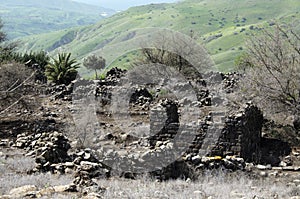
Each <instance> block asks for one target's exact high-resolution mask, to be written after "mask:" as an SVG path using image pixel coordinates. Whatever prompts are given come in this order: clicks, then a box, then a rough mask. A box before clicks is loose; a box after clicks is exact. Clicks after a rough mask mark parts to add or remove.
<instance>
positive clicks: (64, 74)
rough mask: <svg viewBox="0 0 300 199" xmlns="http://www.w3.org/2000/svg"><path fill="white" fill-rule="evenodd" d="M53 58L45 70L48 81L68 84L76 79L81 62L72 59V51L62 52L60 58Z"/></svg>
mask: <svg viewBox="0 0 300 199" xmlns="http://www.w3.org/2000/svg"><path fill="white" fill-rule="evenodd" d="M52 59H53V60H52V62H49V63H48V65H47V66H46V70H45V75H46V77H47V79H48V81H50V82H54V83H55V84H65V85H68V84H70V83H71V82H72V81H73V80H75V78H76V76H77V70H76V69H77V68H79V64H78V63H77V61H76V60H75V59H71V53H68V54H67V53H60V54H58V59H55V58H52Z"/></svg>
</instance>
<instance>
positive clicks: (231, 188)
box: [98, 171, 300, 199]
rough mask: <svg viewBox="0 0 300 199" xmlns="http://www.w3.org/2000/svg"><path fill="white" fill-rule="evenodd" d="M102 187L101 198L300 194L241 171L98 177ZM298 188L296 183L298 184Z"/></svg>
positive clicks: (224, 198) (256, 196) (249, 196)
mask: <svg viewBox="0 0 300 199" xmlns="http://www.w3.org/2000/svg"><path fill="white" fill-rule="evenodd" d="M98 183H99V184H100V185H101V186H103V187H106V188H107V190H106V192H105V194H104V198H116V199H118V198H120V199H121V198H122V199H125V198H128V199H135V198H138V199H140V198H144V199H146V198H149V199H150V198H151V199H154V198H157V199H163V198H165V199H167V198H176V199H194V198H214V199H215V198H222V199H227V198H228V199H229V198H230V199H232V198H243V197H244V198H289V197H291V196H296V195H300V192H299V191H297V187H293V186H288V185H286V184H285V183H283V182H275V181H274V180H271V179H264V180H262V179H251V178H250V177H247V176H246V175H245V174H243V173H240V174H237V173H236V174H234V175H232V174H226V173H224V172H222V171H221V172H217V173H212V172H207V173H205V175H202V177H200V179H199V180H198V181H197V182H189V180H187V181H182V180H174V181H167V182H157V181H155V180H150V178H147V177H143V178H140V179H138V180H125V179H117V180H108V181H107V180H99V181H98ZM298 188H299V187H298Z"/></svg>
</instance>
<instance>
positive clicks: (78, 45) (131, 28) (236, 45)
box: [20, 0, 300, 71]
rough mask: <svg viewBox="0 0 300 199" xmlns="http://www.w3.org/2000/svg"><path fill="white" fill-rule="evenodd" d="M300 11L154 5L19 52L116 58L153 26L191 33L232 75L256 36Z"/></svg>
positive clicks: (242, 5) (205, 2)
mask: <svg viewBox="0 0 300 199" xmlns="http://www.w3.org/2000/svg"><path fill="white" fill-rule="evenodd" d="M299 10H300V1H298V0H285V1H282V0H265V1H259V0H223V1H220V0H202V1H201V0H186V1H182V2H180V3H175V4H157V5H155V4H152V5H147V6H140V7H133V8H130V9H128V10H127V11H124V12H120V13H118V14H115V15H113V16H112V17H109V18H107V19H104V20H102V21H100V22H98V23H97V24H95V25H90V26H85V27H79V28H72V29H67V30H63V31H59V32H53V33H49V34H43V35H36V36H31V37H26V38H23V39H22V41H23V42H24V45H23V47H22V48H21V49H20V50H22V51H25V50H48V51H51V52H55V50H59V51H68V52H72V53H73V55H74V56H77V57H78V58H84V57H85V56H87V55H88V54H89V53H91V52H95V51H97V50H99V49H101V48H103V47H104V46H114V48H111V51H112V52H111V53H114V51H116V50H120V49H118V47H117V46H118V44H120V43H122V42H123V43H124V42H130V40H132V39H134V38H136V37H138V36H140V35H142V34H143V31H144V32H146V31H148V30H149V29H145V28H148V27H152V28H168V29H171V30H176V31H179V32H182V33H184V34H189V33H190V32H191V30H192V31H193V32H194V33H195V34H196V37H197V40H198V42H199V43H203V44H204V46H205V47H206V48H207V49H208V51H209V53H210V54H211V55H212V58H213V60H214V61H215V63H216V67H217V69H218V70H221V71H229V70H231V69H232V68H233V63H234V59H235V57H236V56H238V55H239V54H240V53H241V52H242V51H243V49H244V40H245V38H246V37H247V35H249V33H250V32H251V31H256V30H259V28H260V27H262V26H272V25H274V22H276V21H283V20H285V21H291V20H293V19H295V18H299V16H300V15H299V12H298V11H299ZM125 44H126V43H125ZM128 56H129V57H130V56H131V55H128ZM128 56H127V55H124V56H122V57H120V58H119V59H118V61H117V62H114V64H119V65H123V64H124V63H126V62H127V59H128Z"/></svg>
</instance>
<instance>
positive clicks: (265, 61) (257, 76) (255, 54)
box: [239, 25, 300, 120]
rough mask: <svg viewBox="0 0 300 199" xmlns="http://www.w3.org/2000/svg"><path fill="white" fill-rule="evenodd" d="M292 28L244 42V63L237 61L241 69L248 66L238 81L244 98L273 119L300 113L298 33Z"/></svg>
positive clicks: (282, 28) (266, 33)
mask: <svg viewBox="0 0 300 199" xmlns="http://www.w3.org/2000/svg"><path fill="white" fill-rule="evenodd" d="M294 28H295V27H288V28H285V27H284V26H279V25H277V26H275V28H273V29H272V30H267V29H264V30H262V34H259V35H254V36H253V37H252V38H251V39H250V40H249V42H248V43H247V46H248V49H247V56H245V57H244V62H243V61H241V60H240V61H239V65H240V66H239V67H241V68H244V67H243V65H247V66H251V67H248V68H247V70H246V75H245V78H244V79H243V81H242V82H241V88H242V91H243V93H244V94H245V95H244V96H246V98H248V99H251V100H254V101H255V102H256V103H257V104H258V105H259V106H260V108H262V109H263V110H264V111H265V113H266V114H267V115H269V116H271V117H273V118H272V119H276V118H274V115H277V114H279V115H281V116H285V117H287V116H290V115H294V116H296V115H299V113H300V112H299V111H300V104H299V103H300V34H299V33H298V32H297V31H296V30H295V29H294ZM280 118H281V120H282V117H280Z"/></svg>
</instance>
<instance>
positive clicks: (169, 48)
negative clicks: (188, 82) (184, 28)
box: [133, 31, 212, 78]
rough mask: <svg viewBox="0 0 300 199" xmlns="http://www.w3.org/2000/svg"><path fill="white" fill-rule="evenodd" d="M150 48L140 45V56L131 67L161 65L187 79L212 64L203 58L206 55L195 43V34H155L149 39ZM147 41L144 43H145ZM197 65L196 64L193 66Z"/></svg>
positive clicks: (198, 74) (195, 75) (197, 74)
mask: <svg viewBox="0 0 300 199" xmlns="http://www.w3.org/2000/svg"><path fill="white" fill-rule="evenodd" d="M151 39H152V40H153V41H151V42H150V43H151V44H152V47H144V44H143V43H141V51H140V53H141V56H140V57H139V58H138V59H137V60H136V61H135V62H134V63H133V67H135V66H137V65H142V64H153V63H157V64H162V65H166V66H172V67H174V68H175V69H176V70H178V71H179V72H181V73H182V74H184V75H185V77H187V78H195V77H197V76H200V73H199V71H200V70H201V72H204V69H205V68H206V67H210V66H211V65H212V64H211V63H210V62H209V61H210V60H208V59H207V57H205V56H206V55H207V53H206V52H205V50H204V49H203V48H201V47H200V46H199V45H197V43H196V42H195V34H194V32H193V31H191V33H190V35H184V36H183V35H182V34H179V33H174V32H171V33H170V32H167V31H166V32H162V33H157V34H156V37H153V38H152V37H151ZM147 42H148V43H149V41H145V43H147ZM195 63H197V64H195Z"/></svg>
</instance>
